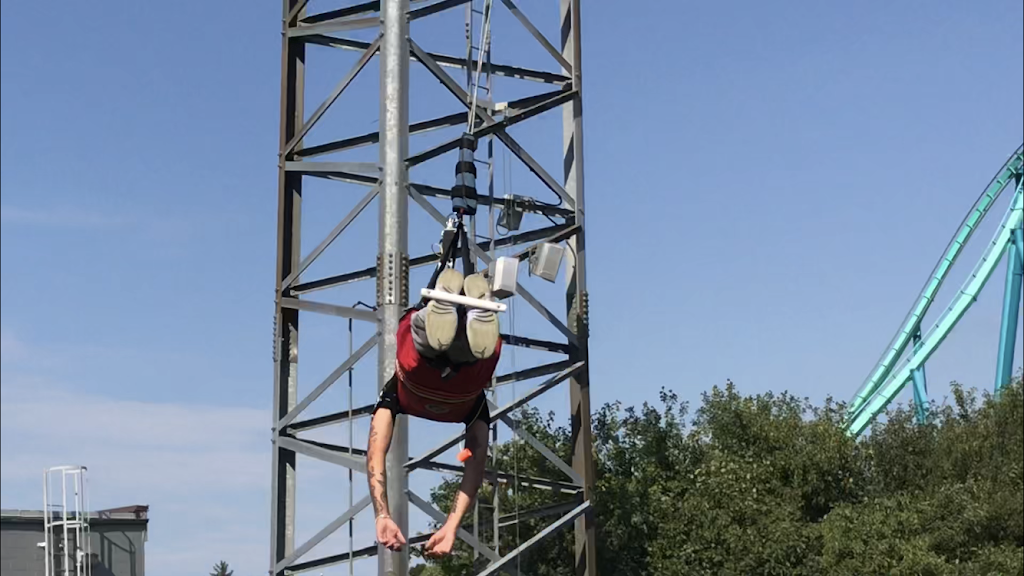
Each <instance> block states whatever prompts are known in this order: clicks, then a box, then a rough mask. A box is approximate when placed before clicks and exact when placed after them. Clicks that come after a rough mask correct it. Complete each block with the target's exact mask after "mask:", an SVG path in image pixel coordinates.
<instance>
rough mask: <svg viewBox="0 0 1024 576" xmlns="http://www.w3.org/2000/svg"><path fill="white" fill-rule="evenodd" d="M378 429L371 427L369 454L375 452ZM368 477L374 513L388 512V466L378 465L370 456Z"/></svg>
mask: <svg viewBox="0 0 1024 576" xmlns="http://www.w3.org/2000/svg"><path fill="white" fill-rule="evenodd" d="M377 435H378V434H377V429H376V428H374V427H373V426H372V425H371V427H370V441H369V448H368V450H367V454H368V455H369V454H371V453H373V447H374V444H376V442H377ZM366 479H367V481H368V483H369V485H370V498H371V499H372V500H373V514H374V516H377V515H379V514H384V513H387V512H388V488H387V486H388V483H387V469H386V466H378V465H377V464H376V463H374V462H373V461H372V460H370V458H367V463H366Z"/></svg>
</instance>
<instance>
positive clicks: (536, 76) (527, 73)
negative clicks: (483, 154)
mask: <svg viewBox="0 0 1024 576" xmlns="http://www.w3.org/2000/svg"><path fill="white" fill-rule="evenodd" d="M306 43H307V44H319V45H321V46H329V47H331V48H341V49H343V50H357V51H363V50H366V47H367V46H369V45H370V43H369V42H363V41H361V40H353V39H351V38H337V37H334V36H327V35H322V36H307V37H306ZM427 54H429V55H430V57H431V58H433V59H434V60H435V61H436V62H437V63H438V65H440V66H444V67H445V68H461V69H465V68H466V57H465V56H463V57H458V56H450V55H448V54H438V53H437V52H427ZM411 58H412V59H413V60H416V59H417V58H416V57H415V56H414V55H413V56H411ZM488 66H489V68H490V72H491V73H492V74H494V75H495V76H504V77H506V78H516V79H519V80H528V81H531V82H540V83H543V84H554V85H556V86H564V85H565V84H569V83H570V82H571V79H570V78H569V77H568V76H566V75H564V74H559V73H557V72H546V71H544V70H533V69H530V68H523V67H521V66H509V65H507V64H498V63H494V62H492V63H490V64H488ZM462 117H463V121H465V115H464V114H463V115H462Z"/></svg>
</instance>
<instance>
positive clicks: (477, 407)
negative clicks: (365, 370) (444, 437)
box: [373, 378, 491, 428]
mask: <svg viewBox="0 0 1024 576" xmlns="http://www.w3.org/2000/svg"><path fill="white" fill-rule="evenodd" d="M381 408H387V409H388V410H390V411H391V417H392V418H394V417H395V416H398V415H399V414H404V412H402V407H401V406H400V405H399V403H398V379H397V378H392V379H391V380H390V381H388V383H387V385H385V386H384V389H383V390H381V391H380V396H378V397H377V404H376V405H375V406H374V407H373V414H376V413H377V410H380V409H381ZM477 420H480V421H481V422H483V423H484V424H486V425H488V426H490V424H491V408H490V406H489V405H488V404H487V395H486V394H485V393H484V392H480V396H478V397H477V399H476V403H475V404H473V409H472V410H470V411H469V416H467V417H466V419H465V420H463V421H462V423H463V424H465V425H466V428H469V427H470V425H472V424H473V423H474V422H476V421H477Z"/></svg>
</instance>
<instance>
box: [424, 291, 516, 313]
mask: <svg viewBox="0 0 1024 576" xmlns="http://www.w3.org/2000/svg"><path fill="white" fill-rule="evenodd" d="M420 295H421V296H423V297H424V298H428V299H430V300H441V301H444V302H451V303H452V304H462V305H463V306H469V307H470V308H481V309H483V310H490V311H492V312H504V311H505V310H507V309H508V306H506V305H505V304H502V303H501V302H490V301H487V300H481V299H479V298H470V297H469V296H463V295H462V294H452V293H450V292H442V291H440V290H431V289H430V288H423V289H422V290H420Z"/></svg>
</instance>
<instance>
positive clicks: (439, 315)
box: [424, 268, 463, 352]
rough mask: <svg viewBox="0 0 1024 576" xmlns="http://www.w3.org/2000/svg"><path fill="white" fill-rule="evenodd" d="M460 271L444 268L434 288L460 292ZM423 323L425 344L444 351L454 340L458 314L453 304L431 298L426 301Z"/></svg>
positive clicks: (454, 292) (450, 292)
mask: <svg viewBox="0 0 1024 576" xmlns="http://www.w3.org/2000/svg"><path fill="white" fill-rule="evenodd" d="M462 281H463V280H462V272H459V271H458V270H456V269H454V268H445V269H444V270H442V271H441V275H440V276H438V278H437V285H436V286H435V289H436V290H439V291H441V292H448V293H449V294H458V293H460V292H462ZM425 316H426V318H424V325H425V328H426V330H427V344H429V345H430V347H431V348H433V349H434V350H437V351H438V352H444V351H445V350H447V349H448V347H449V346H451V345H452V341H453V340H455V332H456V330H457V329H458V327H459V314H458V311H457V310H456V309H455V304H452V303H451V302H442V301H440V300H431V301H429V302H427V307H426V315H425Z"/></svg>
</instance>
